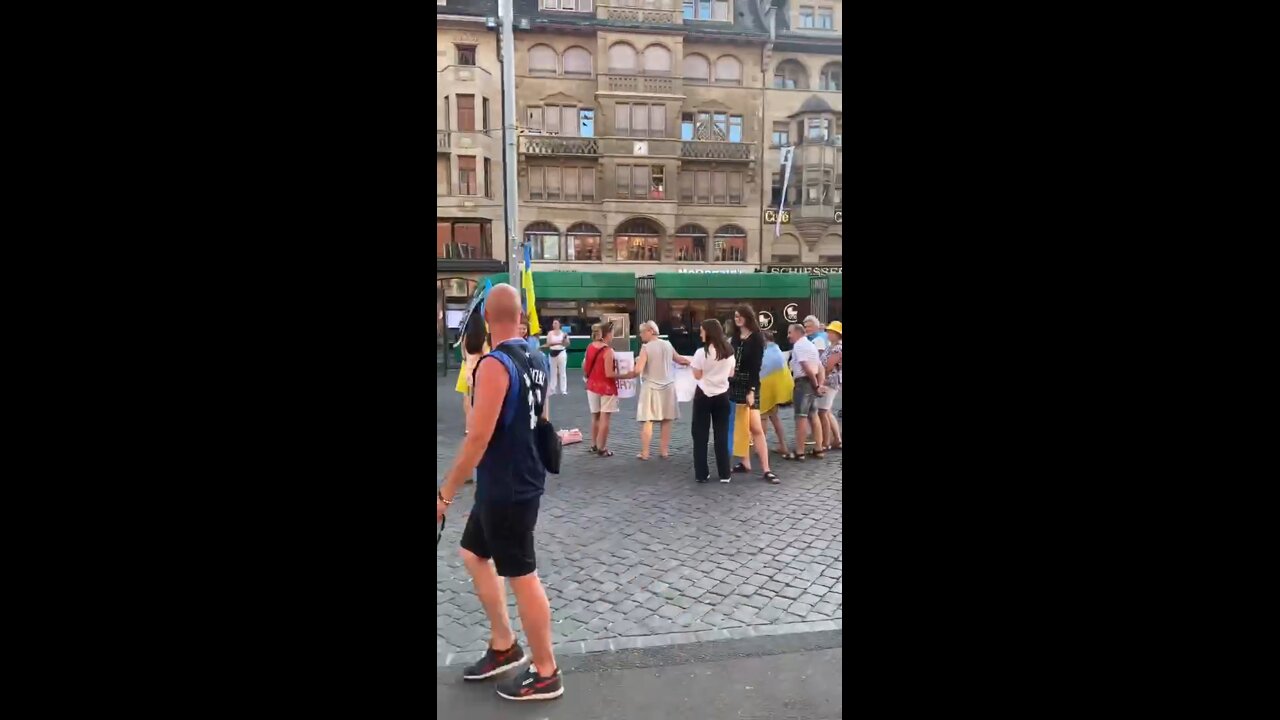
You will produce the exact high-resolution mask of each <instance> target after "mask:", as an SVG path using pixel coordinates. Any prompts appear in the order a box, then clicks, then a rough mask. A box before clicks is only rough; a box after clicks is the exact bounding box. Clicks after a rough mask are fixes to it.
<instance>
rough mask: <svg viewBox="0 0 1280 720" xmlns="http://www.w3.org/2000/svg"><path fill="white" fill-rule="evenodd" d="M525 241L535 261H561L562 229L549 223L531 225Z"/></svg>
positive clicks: (527, 230)
mask: <svg viewBox="0 0 1280 720" xmlns="http://www.w3.org/2000/svg"><path fill="white" fill-rule="evenodd" d="M524 241H525V244H527V245H528V246H529V249H530V254H531V255H532V256H533V259H534V260H559V259H560V229H559V228H557V227H556V226H555V225H552V224H551V223H548V222H535V223H529V226H528V227H526V228H525V229H524Z"/></svg>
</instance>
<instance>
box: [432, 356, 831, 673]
mask: <svg viewBox="0 0 1280 720" xmlns="http://www.w3.org/2000/svg"><path fill="white" fill-rule="evenodd" d="M569 375H570V378H569V388H570V396H569V397H564V398H561V397H559V396H557V398H556V402H555V403H553V407H552V418H553V421H554V422H555V423H556V425H557V426H558V427H562V428H570V427H578V428H584V427H590V417H589V415H588V414H587V408H586V400H585V397H584V392H583V390H582V383H581V377H582V376H581V370H570V371H569ZM456 379H457V371H456V370H453V369H451V370H450V372H449V373H448V375H447V376H444V377H438V378H437V390H438V391H439V392H438V393H437V402H438V404H437V412H436V432H437V443H436V447H437V450H436V464H437V471H438V474H443V473H444V472H445V471H446V470H447V469H448V467H449V466H450V465H452V463H453V460H454V456H455V454H456V451H457V448H458V446H459V444H460V443H461V439H462V417H461V414H460V413H458V412H457V407H456V406H457V397H456V396H455V393H454V392H453V384H454V382H455V381H456ZM840 403H841V401H840V400H837V406H840ZM628 404H630V405H632V406H634V401H625V400H624V401H623V405H624V408H623V411H624V413H625V412H626V411H627V410H628V409H629V408H628V407H626V406H627V405H628ZM780 412H781V414H782V421H783V422H784V423H785V424H786V425H787V426H789V427H794V419H793V413H792V409H791V408H782V409H781V410H780ZM619 417H621V416H619ZM677 424H678V425H680V426H681V427H679V428H677V431H676V432H675V433H673V436H672V443H671V452H672V455H673V458H674V459H673V460H672V461H671V462H667V463H661V462H652V463H648V464H646V466H645V467H644V468H643V472H637V468H636V467H635V466H636V465H637V463H630V464H628V463H625V462H622V460H623V459H624V458H628V457H630V456H633V455H634V454H635V453H636V452H638V450H639V447H638V443H639V440H638V432H639V423H633V422H628V423H623V422H619V423H617V424H615V425H614V426H613V427H612V429H611V433H610V445H611V446H612V447H613V449H614V451H615V452H616V453H617V455H616V456H615V457H614V458H593V457H589V456H588V455H587V454H586V453H585V452H582V450H581V446H579V447H578V448H573V447H572V446H571V447H570V448H568V449H567V452H566V455H565V459H564V466H563V472H562V473H561V474H560V475H558V476H554V477H552V478H549V479H548V483H547V492H546V494H545V495H544V496H543V498H542V501H541V510H540V514H539V518H538V533H537V553H538V564H539V567H538V570H539V573H540V575H541V577H542V579H543V582H544V585H545V586H546V589H547V599H548V602H549V603H550V605H551V608H552V617H553V625H552V635H553V642H555V643H557V645H558V647H561V648H576V651H579V652H581V651H582V650H583V649H587V650H592V651H599V650H601V649H602V648H608V647H610V641H612V643H613V644H612V647H614V648H619V647H623V646H625V647H639V643H640V642H641V641H642V640H647V639H648V638H650V637H652V636H653V634H654V633H663V634H672V633H683V634H681V635H673V637H685V636H687V637H689V638H690V639H696V638H698V637H700V635H698V633H722V632H726V631H730V630H732V631H736V632H738V633H739V635H743V636H747V633H748V631H751V632H753V633H757V632H758V633H764V632H765V631H768V630H771V629H774V628H781V627H783V625H784V624H803V627H805V628H820V627H828V626H830V627H832V628H834V627H839V625H836V624H835V623H836V622H838V621H839V620H840V615H841V614H842V611H843V610H842V605H843V594H842V593H843V588H844V586H843V584H842V579H843V535H842V532H843V531H842V527H841V526H842V520H843V518H842V515H843V510H842V482H843V481H842V477H841V473H842V470H843V461H842V459H841V458H840V457H839V455H838V454H837V455H836V457H835V458H833V460H834V461H828V462H821V463H819V462H814V463H806V464H805V465H803V466H796V467H791V468H787V470H788V473H787V477H786V478H785V482H784V483H783V484H782V485H779V486H770V485H767V484H763V483H760V484H757V483H733V484H732V485H729V486H712V487H707V486H702V485H698V484H697V483H693V482H692V469H691V461H690V445H691V442H692V439H691V435H690V433H689V432H688V420H687V419H686V420H681V421H678V422H677ZM655 444H656V443H655ZM708 490H711V491H714V493H710V492H707V491H708ZM474 492H475V486H474V485H467V486H464V487H463V488H462V489H461V490H460V491H459V498H458V500H459V501H460V502H459V506H460V507H462V508H465V509H466V510H464V511H463V513H460V514H459V517H458V518H457V520H456V521H455V519H453V518H451V519H450V520H451V521H450V523H449V524H448V526H447V527H446V528H445V531H444V536H443V537H442V538H441V541H440V543H439V545H438V546H437V549H436V614H437V617H436V649H437V656H438V661H442V660H440V659H439V658H441V657H449V656H452V657H453V662H455V663H456V662H458V659H459V658H461V657H464V655H463V654H464V653H474V654H475V656H476V657H479V654H480V652H482V651H483V648H484V646H485V643H486V641H487V638H488V619H487V618H486V617H485V613H484V611H483V609H482V608H481V607H480V604H479V599H478V598H477V597H476V596H475V591H474V588H473V586H472V584H471V583H470V582H469V579H468V575H467V571H466V569H465V567H464V566H463V565H462V563H461V559H460V557H459V555H458V540H459V538H460V536H461V532H462V528H463V527H465V524H466V522H465V517H466V512H467V511H469V510H470V508H471V507H472V505H473V502H474ZM507 604H508V608H509V612H510V613H511V616H512V621H513V625H514V624H516V623H517V622H518V611H517V608H516V603H515V598H514V595H512V594H511V593H508V597H507ZM797 606H798V607H797ZM659 613H661V614H659ZM824 616H828V617H831V618H833V619H832V620H823V619H821V618H823V617H824ZM824 623H826V624H824ZM667 641H669V640H667ZM623 643H625V645H624V644H623Z"/></svg>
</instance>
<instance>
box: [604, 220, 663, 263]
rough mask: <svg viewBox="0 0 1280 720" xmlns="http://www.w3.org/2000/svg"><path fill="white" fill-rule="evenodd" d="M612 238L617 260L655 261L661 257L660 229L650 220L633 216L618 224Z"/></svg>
mask: <svg viewBox="0 0 1280 720" xmlns="http://www.w3.org/2000/svg"><path fill="white" fill-rule="evenodd" d="M613 239H614V241H615V243H617V245H616V247H617V249H618V260H619V261H624V262H625V261H630V262H656V261H658V260H660V259H661V248H662V230H661V229H660V228H659V227H658V226H657V225H655V224H654V223H653V222H652V221H651V220H646V219H644V218H635V219H633V220H628V221H626V222H624V223H622V224H621V225H619V226H618V229H617V230H616V231H614V234H613Z"/></svg>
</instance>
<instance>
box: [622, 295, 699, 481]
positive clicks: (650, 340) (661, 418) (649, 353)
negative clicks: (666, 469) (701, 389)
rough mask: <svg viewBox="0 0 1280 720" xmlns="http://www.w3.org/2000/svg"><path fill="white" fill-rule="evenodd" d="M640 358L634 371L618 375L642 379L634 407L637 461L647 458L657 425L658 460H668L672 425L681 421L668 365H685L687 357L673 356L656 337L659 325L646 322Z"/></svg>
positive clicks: (672, 350)
mask: <svg viewBox="0 0 1280 720" xmlns="http://www.w3.org/2000/svg"><path fill="white" fill-rule="evenodd" d="M640 342H642V343H644V344H643V345H641V346H640V353H639V357H637V358H636V366H635V369H634V370H632V371H631V372H629V373H625V374H623V375H619V376H618V379H619V380H629V379H631V378H636V377H638V378H641V380H642V382H641V384H640V394H639V397H640V402H639V404H638V405H637V407H636V420H638V421H639V422H642V423H644V426H643V427H641V428H640V454H639V455H636V457H637V458H638V459H640V460H648V459H649V445H650V444H652V442H653V424H654V423H655V422H656V423H659V424H660V425H661V426H662V431H661V434H660V436H659V439H658V457H660V458H662V459H663V460H668V459H670V457H671V454H670V452H668V450H669V449H670V447H671V422H672V421H673V420H679V419H680V406H679V405H678V404H677V403H676V383H675V378H674V377H672V376H671V363H673V362H675V363H678V364H680V365H688V364H689V360H688V358H684V357H681V356H680V355H677V354H676V350H675V348H673V347H672V346H671V343H669V342H667V341H666V340H663V339H662V338H660V337H658V324H657V323H655V322H654V321H652V320H649V321H647V322H645V323H642V324H641V325H640Z"/></svg>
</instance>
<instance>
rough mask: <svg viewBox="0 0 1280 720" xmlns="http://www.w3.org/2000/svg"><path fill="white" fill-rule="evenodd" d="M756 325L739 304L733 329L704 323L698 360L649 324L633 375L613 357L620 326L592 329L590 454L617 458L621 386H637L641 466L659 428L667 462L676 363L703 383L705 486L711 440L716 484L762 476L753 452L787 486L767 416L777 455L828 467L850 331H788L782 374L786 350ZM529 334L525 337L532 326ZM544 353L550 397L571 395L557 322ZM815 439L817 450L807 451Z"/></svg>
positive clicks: (587, 362)
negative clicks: (614, 432) (792, 419)
mask: <svg viewBox="0 0 1280 720" xmlns="http://www.w3.org/2000/svg"><path fill="white" fill-rule="evenodd" d="M756 317H757V316H756V313H755V311H754V310H753V309H752V308H751V306H749V305H742V306H740V307H738V308H737V309H736V310H735V312H734V316H733V321H732V323H728V322H726V323H725V324H724V325H721V323H720V322H719V321H717V320H713V319H708V320H704V321H703V322H702V323H701V325H700V326H699V327H698V339H699V343H698V345H697V347H696V349H695V351H694V353H693V356H692V357H686V356H684V355H681V354H680V353H678V352H677V351H676V350H675V348H674V347H673V346H672V344H671V343H670V342H668V341H667V340H664V339H663V338H661V337H660V334H659V328H658V325H657V324H656V323H654V322H653V321H648V322H645V323H642V324H641V325H640V328H639V332H638V334H639V337H640V342H641V346H640V352H639V353H637V355H636V360H635V366H634V368H633V369H631V370H628V371H626V372H623V371H620V370H619V368H618V362H617V358H616V357H615V354H614V351H613V347H612V346H613V340H614V326H613V323H610V322H606V323H602V324H599V325H596V326H594V327H593V328H592V341H591V344H590V345H589V346H588V347H587V351H586V355H585V357H584V359H583V364H582V374H583V380H584V382H585V383H586V390H587V405H588V410H589V411H590V414H591V431H590V440H589V444H588V445H587V447H586V450H587V452H589V453H592V454H594V455H597V456H600V457H612V456H613V451H612V450H611V449H610V448H609V435H610V430H611V426H612V422H613V417H614V415H616V414H617V413H618V412H620V411H621V409H622V408H621V405H620V402H619V395H618V383H619V381H626V380H633V379H636V378H639V379H640V380H641V384H640V388H639V392H638V393H637V403H636V420H637V421H638V422H640V423H642V426H641V429H640V452H639V453H638V454H637V455H636V458H637V459H638V460H641V461H648V460H650V458H651V448H652V445H653V435H654V424H655V423H656V424H657V426H658V457H659V458H661V459H663V460H667V459H669V458H670V447H671V433H672V430H673V425H674V423H675V421H677V420H679V419H680V406H679V403H678V402H677V397H676V379H675V376H674V371H675V366H677V365H679V366H688V367H690V369H691V371H692V373H693V378H694V381H695V383H696V389H695V391H694V396H693V403H692V405H693V418H692V422H691V431H692V436H693V457H694V475H695V480H697V481H698V482H709V481H710V477H711V472H710V467H709V464H708V457H707V455H708V447H707V443H708V441H709V440H711V439H714V448H715V454H716V468H715V469H716V476H717V478H718V479H719V480H720V481H721V482H729V481H730V479H731V477H732V475H733V474H750V473H753V472H755V469H754V468H753V463H752V457H751V456H752V450H753V448H754V455H755V459H756V461H757V462H758V463H759V471H760V473H761V477H762V478H763V479H764V480H766V481H768V482H770V483H773V484H777V483H780V482H781V478H780V477H779V476H778V474H777V473H776V472H774V469H773V468H772V467H771V465H770V453H769V445H768V439H767V436H766V434H765V424H764V419H765V418H768V419H769V423H770V425H771V426H772V427H773V430H774V433H775V434H776V435H777V438H778V448H779V454H780V455H781V456H782V457H783V459H785V460H789V461H794V462H805V461H806V460H807V459H816V460H821V459H824V458H825V457H826V453H827V452H829V451H832V450H840V449H841V448H842V445H843V441H842V439H841V436H840V424H839V421H838V419H836V418H834V417H832V413H831V410H832V407H833V404H834V402H835V398H836V395H837V394H838V393H839V392H840V389H841V384H842V379H843V378H842V372H841V370H842V366H843V343H842V339H843V326H842V325H841V323H840V322H839V321H836V322H832V323H831V324H830V325H829V326H827V327H825V328H824V327H823V326H822V324H821V322H820V321H819V320H818V318H817V317H815V316H812V315H810V316H809V317H807V318H805V321H804V323H803V324H794V325H792V326H791V327H789V328H788V331H787V332H788V339H789V340H790V342H791V344H792V350H791V361H790V365H789V367H784V363H785V361H784V358H783V353H782V351H781V349H780V348H779V347H778V344H777V343H776V342H774V338H773V336H772V334H771V333H769V332H767V331H763V330H761V329H760V327H759V325H758V324H757V320H756ZM522 327H523V326H522ZM523 329H524V331H525V332H526V334H527V327H524V328H523ZM531 342H532V341H531ZM533 344H536V343H533ZM541 348H542V349H545V350H547V351H548V352H549V353H550V355H551V358H552V359H551V361H550V365H551V368H552V369H551V372H550V387H551V388H552V391H551V392H552V394H554V392H555V390H556V389H559V390H560V393H561V394H568V388H567V380H566V377H565V369H564V368H565V367H566V362H565V358H566V357H567V353H566V350H567V337H566V336H565V335H564V333H563V332H562V331H561V330H560V328H559V324H558V321H556V323H553V326H552V329H551V331H550V332H549V333H548V334H547V337H546V340H545V343H544V344H543V345H542V346H541ZM787 404H791V405H793V406H794V407H795V410H796V427H795V446H794V449H792V448H789V447H788V446H787V434H786V430H785V428H784V426H783V423H782V420H781V419H780V418H779V416H778V409H779V407H781V406H783V405H787ZM810 436H812V437H813V440H814V448H813V450H811V451H808V452H806V447H807V442H808V439H809V437H810ZM735 459H737V460H738V461H737V463H736V464H734V463H733V461H734V460H735Z"/></svg>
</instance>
